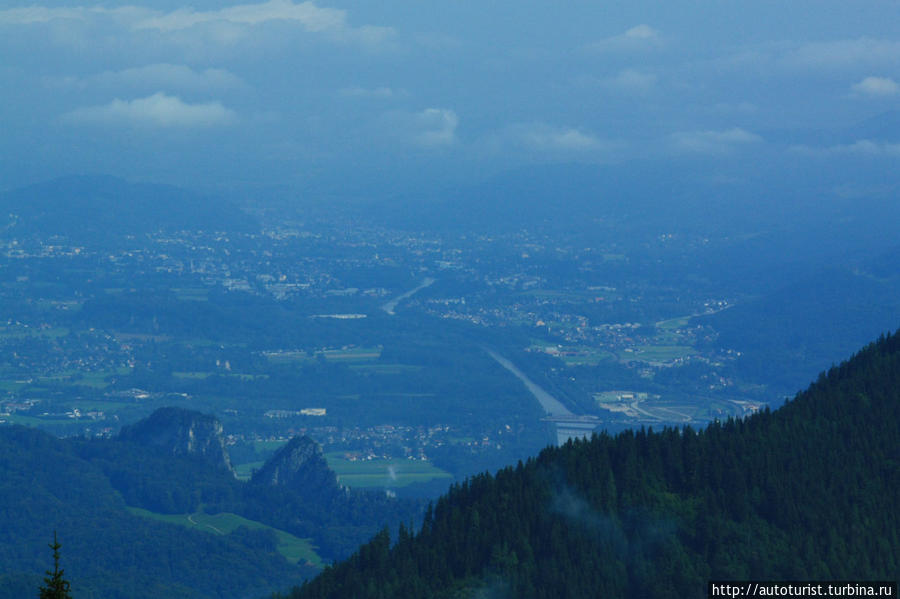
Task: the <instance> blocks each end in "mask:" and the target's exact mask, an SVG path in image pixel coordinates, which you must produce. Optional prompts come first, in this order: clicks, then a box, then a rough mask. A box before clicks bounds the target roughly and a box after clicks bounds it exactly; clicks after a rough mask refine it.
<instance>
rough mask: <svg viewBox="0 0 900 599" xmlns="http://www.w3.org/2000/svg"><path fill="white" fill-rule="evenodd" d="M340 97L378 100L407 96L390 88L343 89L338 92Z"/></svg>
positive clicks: (402, 91) (400, 90) (398, 90)
mask: <svg viewBox="0 0 900 599" xmlns="http://www.w3.org/2000/svg"><path fill="white" fill-rule="evenodd" d="M340 94H341V95H342V96H346V97H349V98H379V99H390V98H398V97H405V96H407V95H408V94H407V92H406V90H403V89H393V88H390V87H386V86H382V87H373V88H369V87H345V88H343V89H341V90H340Z"/></svg>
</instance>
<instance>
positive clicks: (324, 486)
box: [252, 436, 341, 496]
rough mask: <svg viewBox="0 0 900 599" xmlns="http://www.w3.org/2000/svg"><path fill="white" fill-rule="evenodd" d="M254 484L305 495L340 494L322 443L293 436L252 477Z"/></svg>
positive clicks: (335, 476)
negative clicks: (323, 451) (284, 488)
mask: <svg viewBox="0 0 900 599" xmlns="http://www.w3.org/2000/svg"><path fill="white" fill-rule="evenodd" d="M252 482H253V484H259V485H271V486H279V487H286V488H289V489H291V490H294V491H298V492H300V493H302V494H304V495H306V496H310V495H319V496H320V495H322V494H334V493H339V492H340V491H341V488H340V486H339V485H338V482H337V475H336V474H335V473H334V471H333V470H332V469H331V468H329V467H328V462H326V461H325V455H324V454H323V453H322V448H321V447H319V444H318V443H316V442H315V441H313V440H312V439H310V438H309V437H305V436H304V437H294V438H293V439H291V440H290V441H289V442H288V444H287V445H285V446H284V447H282V448H281V449H279V450H278V452H277V453H275V455H273V456H272V457H271V458H270V459H269V461H268V462H266V463H265V464H264V465H263V467H262V468H260V469H259V470H257V471H256V472H255V473H254V474H253V478H252Z"/></svg>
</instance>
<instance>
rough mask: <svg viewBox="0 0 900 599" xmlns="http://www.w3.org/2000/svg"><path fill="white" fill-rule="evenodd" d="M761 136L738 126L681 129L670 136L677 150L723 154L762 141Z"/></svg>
mask: <svg viewBox="0 0 900 599" xmlns="http://www.w3.org/2000/svg"><path fill="white" fill-rule="evenodd" d="M762 140H763V139H762V137H760V136H759V135H757V134H755V133H751V132H749V131H746V130H744V129H741V128H740V127H734V128H732V129H725V130H721V131H713V130H710V131H682V132H679V133H675V134H673V135H672V137H671V141H672V145H673V147H674V149H675V150H676V151H678V152H688V153H696V154H725V153H728V152H731V151H733V150H734V149H736V148H738V147H740V146H746V145H750V144H756V143H760V142H762Z"/></svg>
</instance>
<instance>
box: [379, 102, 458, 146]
mask: <svg viewBox="0 0 900 599" xmlns="http://www.w3.org/2000/svg"><path fill="white" fill-rule="evenodd" d="M378 125H379V127H380V129H379V130H378V132H377V135H379V136H382V137H385V138H387V139H393V140H396V141H399V142H401V143H404V144H412V145H416V146H420V147H425V148H438V147H446V146H451V145H453V144H454V143H456V128H457V126H458V125H459V117H458V116H457V115H456V112H454V111H453V110H451V109H449V108H426V109H425V110H422V111H419V112H405V111H392V112H389V113H386V114H384V115H383V116H382V117H381V119H380V121H379V124H378Z"/></svg>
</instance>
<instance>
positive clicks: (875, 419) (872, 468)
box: [287, 334, 900, 599]
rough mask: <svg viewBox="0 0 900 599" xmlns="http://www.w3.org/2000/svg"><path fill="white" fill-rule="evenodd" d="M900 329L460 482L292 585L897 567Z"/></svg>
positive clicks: (629, 579) (431, 592)
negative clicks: (696, 425)
mask: <svg viewBox="0 0 900 599" xmlns="http://www.w3.org/2000/svg"><path fill="white" fill-rule="evenodd" d="M897 505H900V334H894V335H888V336H882V337H881V338H880V339H879V340H878V341H877V342H875V343H872V344H871V345H869V346H867V347H866V348H865V349H863V350H862V351H861V352H859V353H858V354H857V355H856V356H855V357H853V358H852V359H850V360H849V361H847V362H845V363H843V364H841V365H840V366H836V367H832V368H831V369H830V370H828V371H827V372H825V373H823V374H822V375H821V376H820V377H819V378H818V380H817V381H815V382H814V383H813V384H812V385H811V386H810V387H809V388H808V389H807V390H806V391H804V392H801V393H799V394H798V395H797V396H796V397H795V398H794V399H793V400H791V401H788V402H787V403H786V404H785V405H784V406H783V407H781V408H779V409H776V410H772V411H770V410H769V409H764V410H763V411H761V412H760V413H757V414H755V415H753V416H750V417H748V418H746V419H741V420H734V419H731V420H728V421H726V422H715V423H713V424H712V425H710V426H709V427H707V428H705V429H703V430H693V429H691V428H684V429H673V428H666V429H664V430H660V431H653V430H639V431H626V432H623V433H621V434H619V435H616V436H615V437H613V436H610V435H605V434H604V435H600V436H594V437H593V438H592V439H591V440H586V441H574V442H572V441H570V442H569V443H567V444H566V445H565V446H562V447H553V448H547V449H545V450H544V451H543V452H541V454H540V455H539V456H537V457H536V458H533V459H529V460H528V461H527V463H521V462H520V463H519V464H518V465H517V466H516V467H509V468H505V469H503V470H500V471H499V472H497V473H496V474H495V475H491V474H482V475H479V476H475V477H472V478H470V479H468V480H466V481H465V482H464V483H462V484H457V485H455V486H454V487H453V488H452V489H451V490H450V492H449V493H448V494H447V495H445V496H444V497H442V498H441V499H439V500H438V501H437V502H436V504H434V505H433V506H432V507H430V508H429V510H428V512H427V514H426V516H425V520H424V523H423V525H422V527H421V529H420V530H419V531H418V532H416V533H413V532H412V531H411V530H410V529H409V528H404V529H401V530H400V533H399V536H398V538H396V539H394V540H392V539H391V538H390V535H389V533H388V531H387V530H384V531H382V532H381V533H380V534H378V535H377V536H376V537H375V538H374V539H373V540H372V541H370V542H369V543H368V544H366V545H365V546H363V547H361V548H360V549H359V551H358V552H357V553H355V554H354V555H353V556H352V557H351V558H350V559H349V560H347V561H346V562H343V563H341V564H339V565H336V566H333V567H329V568H327V569H326V570H325V571H324V572H323V573H322V574H321V575H320V576H319V577H318V578H316V579H315V580H313V581H311V582H308V583H306V584H304V586H302V587H300V588H295V589H294V590H293V591H292V592H291V593H289V594H288V595H287V597H289V598H290V599H313V598H315V599H318V598H326V597H328V598H338V597H341V598H343V597H356V598H398V597H401V598H402V597H409V598H428V597H434V598H445V597H469V596H489V597H523V598H530V597H533V598H545V597H546V598H551V597H552V598H566V597H569V598H583V597H673V598H674V597H703V596H706V592H707V586H706V584H707V581H708V580H711V579H718V580H746V579H763V580H812V579H817V580H893V579H896V578H897V573H898V571H900V512H898V510H897Z"/></svg>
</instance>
